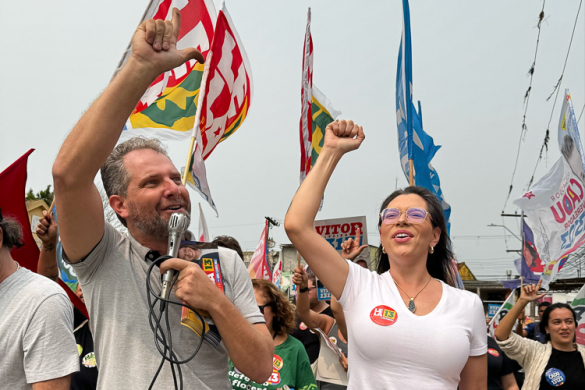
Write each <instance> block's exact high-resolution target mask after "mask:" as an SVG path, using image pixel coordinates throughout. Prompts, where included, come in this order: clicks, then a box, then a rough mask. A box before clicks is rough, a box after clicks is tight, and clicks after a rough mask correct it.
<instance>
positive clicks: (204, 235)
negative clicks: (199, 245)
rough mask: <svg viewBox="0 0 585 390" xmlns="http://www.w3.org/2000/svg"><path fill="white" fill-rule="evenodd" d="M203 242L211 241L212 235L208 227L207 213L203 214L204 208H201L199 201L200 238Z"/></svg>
mask: <svg viewBox="0 0 585 390" xmlns="http://www.w3.org/2000/svg"><path fill="white" fill-rule="evenodd" d="M198 241H201V242H209V241H211V237H210V236H209V229H207V221H206V220H205V214H203V209H202V208H201V203H199V240H198Z"/></svg>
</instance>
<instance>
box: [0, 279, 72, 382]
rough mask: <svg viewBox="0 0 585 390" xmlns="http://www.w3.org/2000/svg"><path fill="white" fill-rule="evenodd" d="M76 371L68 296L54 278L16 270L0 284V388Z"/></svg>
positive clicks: (57, 376)
mask: <svg viewBox="0 0 585 390" xmlns="http://www.w3.org/2000/svg"><path fill="white" fill-rule="evenodd" d="M76 371H79V354H78V352H77V346H76V343H75V337H74V336H73V308H72V306H71V301H69V298H68V297H67V294H65V291H63V289H62V288H61V287H59V285H58V284H57V283H55V282H53V281H51V280H49V279H47V278H46V277H44V276H40V275H37V274H35V273H33V272H30V271H29V270H27V269H25V268H20V269H18V270H17V271H16V272H14V273H13V274H12V275H10V276H8V277H7V278H6V279H4V280H3V281H2V283H0V387H1V388H2V389H10V390H21V389H22V390H25V389H26V390H29V389H32V383H36V382H42V381H47V380H50V379H56V378H61V377H64V376H66V375H69V374H71V373H73V372H76Z"/></svg>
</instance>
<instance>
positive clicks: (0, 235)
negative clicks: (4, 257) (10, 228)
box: [0, 228, 4, 249]
mask: <svg viewBox="0 0 585 390" xmlns="http://www.w3.org/2000/svg"><path fill="white" fill-rule="evenodd" d="M3 247H4V231H3V230H2V228H0V249H2V248H3Z"/></svg>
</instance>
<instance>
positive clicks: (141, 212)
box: [127, 201, 191, 240]
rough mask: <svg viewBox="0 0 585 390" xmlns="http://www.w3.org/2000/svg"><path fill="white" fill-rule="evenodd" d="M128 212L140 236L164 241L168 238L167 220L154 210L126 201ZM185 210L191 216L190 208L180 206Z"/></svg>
mask: <svg viewBox="0 0 585 390" xmlns="http://www.w3.org/2000/svg"><path fill="white" fill-rule="evenodd" d="M127 205H128V211H129V212H130V215H132V222H133V223H134V226H135V227H136V229H138V230H139V231H140V232H141V233H142V234H144V235H146V236H149V237H152V238H156V239H160V240H166V239H167V238H168V237H169V219H170V215H169V218H167V219H165V218H163V216H161V215H160V214H159V213H158V212H157V211H156V210H152V209H151V210H147V209H146V207H144V206H142V205H141V204H137V203H134V202H132V201H127ZM182 206H183V207H184V208H185V210H187V215H190V214H191V210H190V209H191V208H190V207H189V205H188V204H187V202H185V203H184V204H183V205H182Z"/></svg>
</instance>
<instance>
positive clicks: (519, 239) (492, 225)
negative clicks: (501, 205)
mask: <svg viewBox="0 0 585 390" xmlns="http://www.w3.org/2000/svg"><path fill="white" fill-rule="evenodd" d="M487 226H488V227H503V228H504V229H506V230H507V231H509V232H510V234H511V235H513V236H514V237H516V238H517V239H518V241H520V242H522V239H521V238H520V237H518V236H517V235H516V234H515V233H514V232H513V231H511V230H510V229H508V228H507V227H506V226H504V225H496V224H493V223H492V224H491V225H487Z"/></svg>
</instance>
